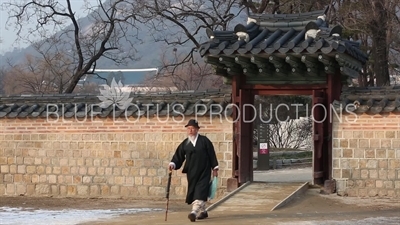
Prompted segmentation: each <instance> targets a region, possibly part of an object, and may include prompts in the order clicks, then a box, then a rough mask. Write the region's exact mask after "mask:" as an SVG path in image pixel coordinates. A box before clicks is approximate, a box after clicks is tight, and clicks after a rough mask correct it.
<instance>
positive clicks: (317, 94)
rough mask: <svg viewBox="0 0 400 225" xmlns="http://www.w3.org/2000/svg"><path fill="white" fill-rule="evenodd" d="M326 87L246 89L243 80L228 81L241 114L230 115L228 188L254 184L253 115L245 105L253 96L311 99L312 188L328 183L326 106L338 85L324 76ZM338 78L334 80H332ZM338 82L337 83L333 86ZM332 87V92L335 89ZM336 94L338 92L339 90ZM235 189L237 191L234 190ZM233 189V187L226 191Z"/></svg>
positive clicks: (329, 131) (328, 115)
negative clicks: (232, 135)
mask: <svg viewBox="0 0 400 225" xmlns="http://www.w3.org/2000/svg"><path fill="white" fill-rule="evenodd" d="M327 77H328V78H330V79H327V80H328V82H327V83H326V84H315V85H305V84H304V85H263V84H257V85H251V84H250V85H249V84H246V81H245V79H246V77H245V76H244V75H242V76H235V77H234V78H233V80H232V89H233V90H232V99H233V103H234V104H236V105H237V106H238V109H240V110H241V111H236V112H234V113H233V117H234V121H237V122H236V123H234V125H233V129H234V140H233V155H234V156H235V157H234V158H235V160H234V161H233V167H234V168H235V170H234V176H235V177H232V178H231V179H230V181H228V184H230V185H234V184H235V183H236V184H237V185H238V186H240V185H241V184H244V183H246V182H247V181H253V180H254V174H253V172H254V171H253V150H252V149H253V136H252V134H253V130H254V124H253V123H251V122H250V123H249V122H246V121H251V119H252V118H254V117H255V115H254V111H253V110H251V108H250V107H246V105H249V104H250V105H251V104H254V97H255V96H256V95H267V96H268V95H309V96H311V98H312V106H311V108H312V110H311V111H312V112H311V117H312V121H313V132H312V152H313V159H312V181H313V184H316V185H323V184H324V182H325V181H326V180H328V181H329V180H331V179H332V141H331V138H330V137H331V136H332V123H331V121H330V120H329V119H328V118H332V115H331V114H332V113H331V110H328V109H330V103H331V102H333V100H334V99H338V98H339V95H340V91H338V88H337V87H338V86H339V87H340V86H341V85H340V84H341V82H340V80H338V79H335V76H330V75H328V76H327ZM336 77H338V76H336ZM336 82H338V83H336ZM241 84H244V85H241ZM335 87H336V89H335ZM339 90H340V89H339ZM238 186H237V187H238ZM230 188H233V189H234V188H236V187H230Z"/></svg>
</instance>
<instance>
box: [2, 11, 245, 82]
mask: <svg viewBox="0 0 400 225" xmlns="http://www.w3.org/2000/svg"><path fill="white" fill-rule="evenodd" d="M235 11H236V10H235ZM237 12H238V11H237ZM238 21H240V22H243V21H244V18H243V16H242V17H241V18H237V19H236V22H234V23H233V24H236V23H237V22H238ZM78 22H79V24H80V27H81V30H84V29H86V28H88V27H90V26H91V21H90V17H89V16H87V17H84V18H81V19H80V20H79V21H78ZM71 28H72V26H69V27H67V28H66V30H69V29H71ZM137 29H138V30H137V31H136V30H131V31H130V32H132V33H129V34H128V35H134V34H138V35H139V39H140V41H135V45H134V48H135V49H136V51H137V55H136V57H137V58H139V59H138V60H136V61H130V62H128V63H127V64H126V65H117V64H116V63H115V62H113V61H111V60H109V59H107V58H104V57H102V58H100V59H99V60H98V61H97V66H96V68H98V69H139V68H154V67H160V65H161V63H160V61H161V55H162V53H163V52H165V51H167V50H168V49H172V48H173V47H174V46H168V45H166V44H165V43H164V42H155V41H154V38H153V36H160V35H162V36H163V37H168V36H173V34H178V33H182V32H181V28H179V27H177V26H173V25H172V24H171V26H168V27H165V28H164V30H163V32H162V33H154V32H153V31H152V30H151V29H149V28H148V27H146V26H145V24H137ZM197 38H198V40H205V38H206V32H205V30H204V31H203V32H200V34H199V35H198V36H197ZM67 40H68V39H67ZM63 41H64V40H63ZM122 46H124V47H123V48H130V46H131V45H130V44H128V43H127V42H123V43H122ZM193 47H194V46H193V45H192V43H191V42H188V43H187V44H186V46H178V47H177V49H178V54H183V53H185V52H188V51H190V49H192V48H193ZM65 51H68V49H65ZM168 52H169V51H168ZM26 55H37V52H36V50H35V49H34V48H33V47H32V46H28V47H26V48H24V49H15V50H14V51H12V52H7V53H5V54H4V55H0V67H2V66H5V67H6V66H8V62H9V61H10V62H11V63H12V64H14V65H15V64H18V63H20V62H22V61H23V60H24V59H25V56H26ZM172 57H174V55H173V54H172V51H171V58H172ZM144 75H145V73H143V72H135V73H126V74H124V76H125V78H126V80H125V82H126V83H136V84H137V83H140V82H141V81H142V80H143V78H144ZM101 76H105V77H106V76H107V74H106V73H101Z"/></svg>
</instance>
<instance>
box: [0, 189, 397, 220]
mask: <svg viewBox="0 0 400 225" xmlns="http://www.w3.org/2000/svg"><path fill="white" fill-rule="evenodd" d="M165 203H166V202H165V201H161V200H133V199H77V198H30V197H23V196H21V197H1V198H0V207H24V208H25V207H26V208H34V209H49V210H60V209H117V208H154V209H159V210H158V211H153V212H147V213H137V214H129V215H122V216H119V217H117V218H113V219H110V220H105V221H98V222H90V223H85V224H95V225H104V224H116V225H127V224H190V221H189V220H188V219H187V214H188V213H189V210H190V206H189V205H187V204H184V203H183V200H174V199H171V200H170V202H169V213H168V220H167V221H164V218H165V206H166V204H165ZM237 207H240V206H237ZM399 212H400V199H361V198H349V197H340V196H337V195H335V194H332V195H321V194H320V193H319V189H310V190H308V191H307V192H306V194H305V195H303V196H300V197H299V198H297V199H296V200H294V201H292V202H291V203H290V204H289V205H287V206H285V207H284V208H282V209H279V210H277V211H272V212H270V211H265V212H262V213H257V214H254V212H253V213H251V212H240V213H237V212H235V213H232V212H229V211H222V212H220V211H214V212H213V211H212V210H211V211H210V212H209V215H210V217H209V218H208V219H206V220H202V221H196V222H200V223H203V222H206V223H210V224H227V223H229V224H231V225H234V224H299V222H302V221H303V222H307V221H308V222H307V223H303V224H333V223H329V221H350V223H340V224H353V223H351V221H353V222H354V224H400V213H399ZM366 218H378V219H379V218H380V219H379V221H383V222H382V223H374V222H373V223H364V222H362V223H358V222H357V221H362V220H364V219H366ZM382 218H383V219H382ZM385 218H389V219H390V220H389V221H391V222H388V221H387V220H384V219H385ZM396 221H397V222H398V223H396ZM49 224H51V222H50V221H49ZM335 224H336V223H335Z"/></svg>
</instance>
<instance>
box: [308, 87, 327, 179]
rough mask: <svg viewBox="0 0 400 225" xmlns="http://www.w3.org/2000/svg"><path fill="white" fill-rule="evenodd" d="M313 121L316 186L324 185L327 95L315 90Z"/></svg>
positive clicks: (314, 177)
mask: <svg viewBox="0 0 400 225" xmlns="http://www.w3.org/2000/svg"><path fill="white" fill-rule="evenodd" d="M312 101H313V102H312V105H313V107H312V111H311V113H312V119H313V143H314V153H313V182H314V184H316V185H322V184H323V183H324V164H323V161H324V160H323V155H324V150H323V147H324V116H325V115H326V114H325V112H324V109H325V108H326V106H325V104H324V103H325V93H324V91H323V90H313V96H312Z"/></svg>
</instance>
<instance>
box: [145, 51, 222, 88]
mask: <svg viewBox="0 0 400 225" xmlns="http://www.w3.org/2000/svg"><path fill="white" fill-rule="evenodd" d="M181 55H182V54H178V53H177V50H176V49H174V51H173V56H172V57H171V56H170V54H169V53H168V52H167V51H164V52H163V54H162V56H161V62H162V66H163V68H164V70H162V71H161V73H162V74H161V75H160V74H158V75H156V76H154V75H152V76H149V77H147V78H146V79H145V81H144V84H146V85H148V86H164V87H175V88H176V89H177V90H180V91H187V90H205V89H210V88H224V87H225V86H224V84H223V82H222V78H221V77H219V76H217V75H215V74H214V70H213V69H212V67H211V66H210V65H207V64H205V63H204V62H202V61H201V60H196V61H197V63H185V64H179V62H180V61H182V56H181ZM183 57H185V56H183ZM194 57H195V58H196V59H197V58H199V56H194ZM173 64H175V65H177V66H169V65H173Z"/></svg>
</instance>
